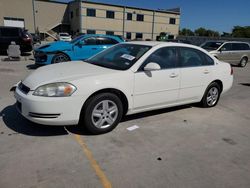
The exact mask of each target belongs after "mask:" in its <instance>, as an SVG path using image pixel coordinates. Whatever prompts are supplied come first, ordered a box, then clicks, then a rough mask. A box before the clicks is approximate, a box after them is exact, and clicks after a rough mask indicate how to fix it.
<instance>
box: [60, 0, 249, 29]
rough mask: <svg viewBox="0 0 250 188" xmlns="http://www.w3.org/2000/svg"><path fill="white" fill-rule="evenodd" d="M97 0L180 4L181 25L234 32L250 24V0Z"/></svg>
mask: <svg viewBox="0 0 250 188" xmlns="http://www.w3.org/2000/svg"><path fill="white" fill-rule="evenodd" d="M61 1H64V2H68V1H69V0H61ZM90 1H92V0H90ZM93 2H102V3H110V4H117V5H125V6H135V7H139V8H149V9H156V10H157V9H169V8H175V7H180V8H181V24H180V27H181V29H182V28H189V29H191V30H195V29H197V28H199V27H204V28H206V29H212V30H215V31H219V32H221V33H222V32H231V31H232V28H233V27H234V26H236V25H239V26H250V0H151V1H150V0H94V1H93Z"/></svg>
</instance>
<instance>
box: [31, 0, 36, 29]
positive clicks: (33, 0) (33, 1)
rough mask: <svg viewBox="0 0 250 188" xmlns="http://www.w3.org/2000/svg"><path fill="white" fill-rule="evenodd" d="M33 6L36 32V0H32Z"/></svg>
mask: <svg viewBox="0 0 250 188" xmlns="http://www.w3.org/2000/svg"><path fill="white" fill-rule="evenodd" d="M32 7H33V20H34V33H36V11H35V0H32Z"/></svg>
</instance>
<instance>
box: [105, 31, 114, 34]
mask: <svg viewBox="0 0 250 188" xmlns="http://www.w3.org/2000/svg"><path fill="white" fill-rule="evenodd" d="M106 35H114V31H106Z"/></svg>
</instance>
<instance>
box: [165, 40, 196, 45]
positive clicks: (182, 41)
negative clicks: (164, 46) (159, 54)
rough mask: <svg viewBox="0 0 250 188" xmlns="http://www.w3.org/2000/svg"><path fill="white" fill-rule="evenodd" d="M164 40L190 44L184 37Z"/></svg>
mask: <svg viewBox="0 0 250 188" xmlns="http://www.w3.org/2000/svg"><path fill="white" fill-rule="evenodd" d="M166 42H178V43H184V44H191V42H190V41H188V40H184V39H167V40H166Z"/></svg>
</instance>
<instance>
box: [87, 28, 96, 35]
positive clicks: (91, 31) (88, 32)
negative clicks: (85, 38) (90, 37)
mask: <svg viewBox="0 0 250 188" xmlns="http://www.w3.org/2000/svg"><path fill="white" fill-rule="evenodd" d="M95 33H96V31H95V30H92V29H88V30H87V34H95Z"/></svg>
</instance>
